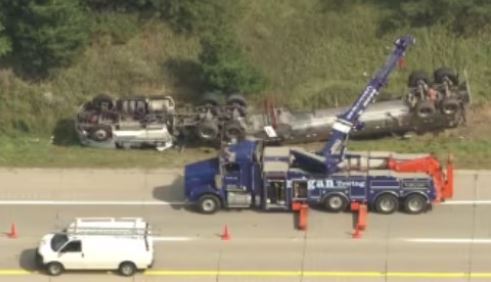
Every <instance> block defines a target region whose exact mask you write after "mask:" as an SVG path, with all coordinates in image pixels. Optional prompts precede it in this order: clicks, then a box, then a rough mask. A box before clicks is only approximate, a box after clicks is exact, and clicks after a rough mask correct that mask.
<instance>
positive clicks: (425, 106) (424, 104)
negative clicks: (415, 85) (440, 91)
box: [416, 101, 436, 119]
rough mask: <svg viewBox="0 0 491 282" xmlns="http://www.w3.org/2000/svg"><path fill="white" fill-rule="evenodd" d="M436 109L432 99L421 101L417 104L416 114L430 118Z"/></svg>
mask: <svg viewBox="0 0 491 282" xmlns="http://www.w3.org/2000/svg"><path fill="white" fill-rule="evenodd" d="M435 111H436V109H435V106H434V105H433V103H432V102H430V101H420V102H419V103H418V104H417V105H416V115H417V116H418V117H419V118H422V119H426V118H429V117H430V116H432V115H433V114H434V113H435Z"/></svg>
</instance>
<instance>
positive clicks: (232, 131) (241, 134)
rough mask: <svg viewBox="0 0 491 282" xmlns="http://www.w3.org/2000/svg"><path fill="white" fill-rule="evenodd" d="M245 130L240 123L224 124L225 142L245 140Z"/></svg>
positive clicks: (234, 121)
mask: <svg viewBox="0 0 491 282" xmlns="http://www.w3.org/2000/svg"><path fill="white" fill-rule="evenodd" d="M245 134H246V132H245V128H244V127H243V126H242V125H241V124H240V122H238V121H236V120H233V121H230V122H228V123H226V124H225V128H224V135H225V138H226V139H227V140H229V141H230V140H233V139H236V140H242V139H244V138H245Z"/></svg>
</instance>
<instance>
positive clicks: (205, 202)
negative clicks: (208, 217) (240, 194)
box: [198, 195, 220, 214]
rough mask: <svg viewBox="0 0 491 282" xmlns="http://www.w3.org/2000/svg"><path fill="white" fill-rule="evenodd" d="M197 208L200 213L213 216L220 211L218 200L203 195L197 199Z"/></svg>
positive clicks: (214, 197)
mask: <svg viewBox="0 0 491 282" xmlns="http://www.w3.org/2000/svg"><path fill="white" fill-rule="evenodd" d="M198 207H199V210H200V212H202V213H206V214H213V213H215V212H217V211H218V210H219V209H220V200H219V199H218V197H217V196H214V195H204V196H201V198H199V201H198Z"/></svg>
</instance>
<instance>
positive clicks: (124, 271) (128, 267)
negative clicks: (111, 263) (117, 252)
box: [118, 261, 136, 277]
mask: <svg viewBox="0 0 491 282" xmlns="http://www.w3.org/2000/svg"><path fill="white" fill-rule="evenodd" d="M118 272H119V274H121V275H123V276H126V277H129V276H133V274H135V272H136V266H135V264H134V263H132V262H131V261H124V262H122V263H121V264H119V267H118Z"/></svg>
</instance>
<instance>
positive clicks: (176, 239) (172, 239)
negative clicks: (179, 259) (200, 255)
mask: <svg viewBox="0 0 491 282" xmlns="http://www.w3.org/2000/svg"><path fill="white" fill-rule="evenodd" d="M152 240H153V241H154V242H185V241H192V240H195V238H191V237H152Z"/></svg>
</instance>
